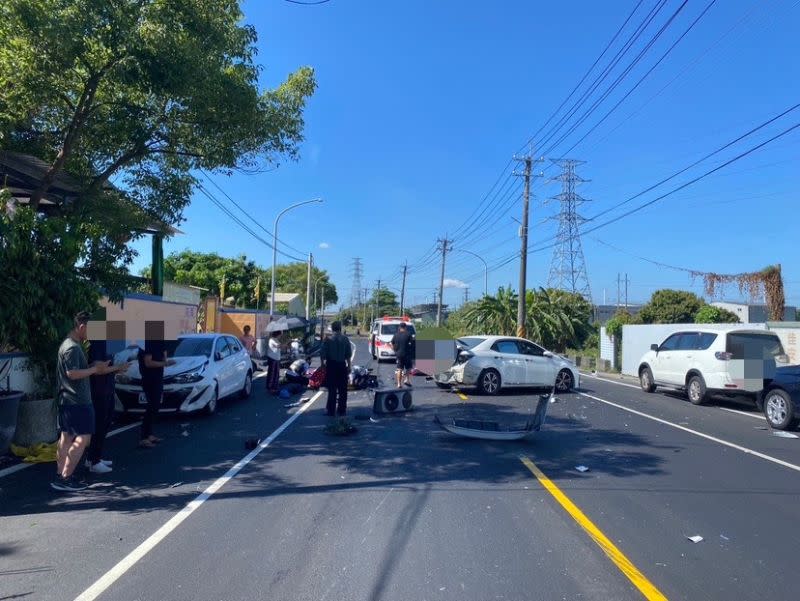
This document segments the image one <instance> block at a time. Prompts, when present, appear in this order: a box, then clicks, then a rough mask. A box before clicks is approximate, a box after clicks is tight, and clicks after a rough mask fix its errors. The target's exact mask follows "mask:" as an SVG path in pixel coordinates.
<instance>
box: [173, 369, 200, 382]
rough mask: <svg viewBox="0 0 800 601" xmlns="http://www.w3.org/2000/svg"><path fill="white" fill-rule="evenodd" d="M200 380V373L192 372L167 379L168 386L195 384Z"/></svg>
mask: <svg viewBox="0 0 800 601" xmlns="http://www.w3.org/2000/svg"><path fill="white" fill-rule="evenodd" d="M202 379H203V372H202V371H193V372H187V373H185V374H178V375H177V376H173V377H171V378H169V380H168V382H169V383H170V384H194V383H195V382H199V381H200V380H202Z"/></svg>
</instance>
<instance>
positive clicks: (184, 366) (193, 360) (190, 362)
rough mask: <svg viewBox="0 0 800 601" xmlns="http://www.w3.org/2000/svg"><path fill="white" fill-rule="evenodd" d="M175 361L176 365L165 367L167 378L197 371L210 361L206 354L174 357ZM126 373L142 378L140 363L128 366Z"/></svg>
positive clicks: (132, 376) (131, 376) (129, 375)
mask: <svg viewBox="0 0 800 601" xmlns="http://www.w3.org/2000/svg"><path fill="white" fill-rule="evenodd" d="M173 361H175V365H170V366H169V367H165V368H164V377H165V378H169V377H171V376H177V375H178V374H182V373H186V372H192V371H197V370H198V369H200V368H201V367H203V365H205V364H206V363H207V362H208V357H206V356H205V355H199V356H197V357H174V358H173ZM125 375H127V376H128V377H130V378H136V379H138V378H141V377H142V374H141V372H140V371H139V363H138V362H134V363H132V364H131V366H130V367H129V368H128V371H126V372H125Z"/></svg>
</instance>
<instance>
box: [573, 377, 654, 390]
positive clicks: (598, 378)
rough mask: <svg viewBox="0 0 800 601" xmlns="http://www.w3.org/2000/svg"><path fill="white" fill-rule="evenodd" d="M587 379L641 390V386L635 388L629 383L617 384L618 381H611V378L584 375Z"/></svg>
mask: <svg viewBox="0 0 800 601" xmlns="http://www.w3.org/2000/svg"><path fill="white" fill-rule="evenodd" d="M582 375H584V376H586V377H587V378H593V379H595V380H600V381H601V382H608V383H609V384H616V385H618V386H627V387H628V388H635V389H636V390H641V387H640V386H635V385H633V384H628V383H627V382H617V381H616V380H611V379H610V378H601V377H600V376H593V375H591V374H582Z"/></svg>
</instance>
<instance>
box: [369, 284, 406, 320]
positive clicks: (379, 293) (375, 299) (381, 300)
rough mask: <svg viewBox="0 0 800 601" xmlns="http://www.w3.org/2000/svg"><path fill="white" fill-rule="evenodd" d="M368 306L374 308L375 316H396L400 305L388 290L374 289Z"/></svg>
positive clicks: (393, 294)
mask: <svg viewBox="0 0 800 601" xmlns="http://www.w3.org/2000/svg"><path fill="white" fill-rule="evenodd" d="M369 306H370V307H371V308H374V310H375V316H376V317H382V316H384V315H397V314H398V313H399V312H400V303H399V302H398V301H397V295H396V294H395V293H394V292H392V291H391V290H389V289H388V288H383V287H381V288H376V289H375V290H373V291H372V296H371V297H370V299H369Z"/></svg>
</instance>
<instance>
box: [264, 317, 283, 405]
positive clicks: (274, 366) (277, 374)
mask: <svg viewBox="0 0 800 601" xmlns="http://www.w3.org/2000/svg"><path fill="white" fill-rule="evenodd" d="M280 338H281V332H272V333H271V334H270V335H269V343H268V346H267V392H271V393H272V394H278V386H279V385H280V380H281V340H280Z"/></svg>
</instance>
